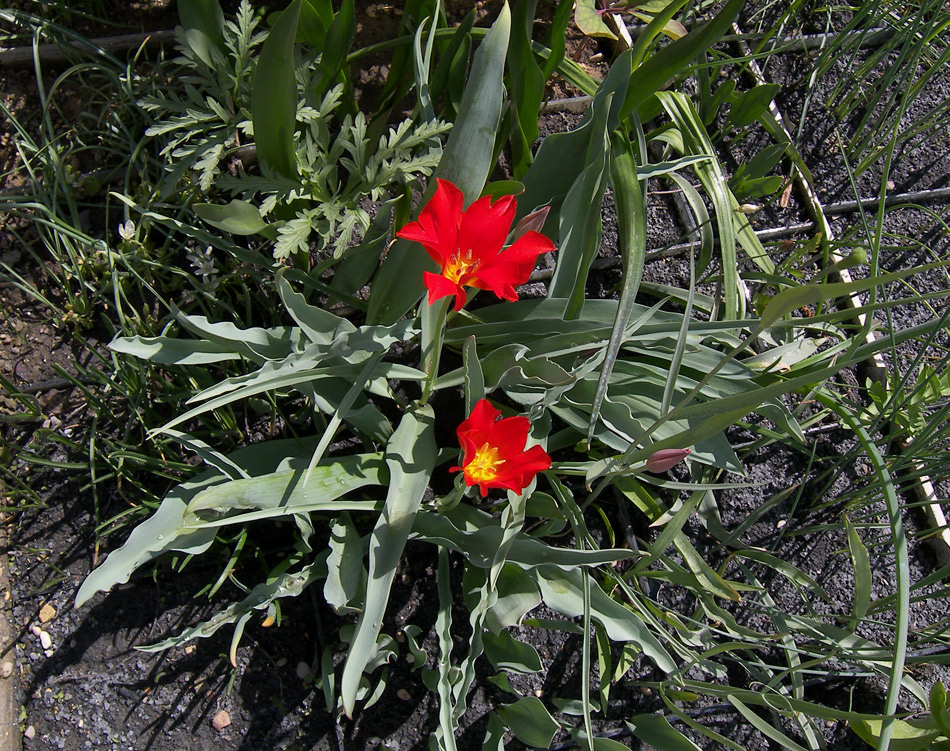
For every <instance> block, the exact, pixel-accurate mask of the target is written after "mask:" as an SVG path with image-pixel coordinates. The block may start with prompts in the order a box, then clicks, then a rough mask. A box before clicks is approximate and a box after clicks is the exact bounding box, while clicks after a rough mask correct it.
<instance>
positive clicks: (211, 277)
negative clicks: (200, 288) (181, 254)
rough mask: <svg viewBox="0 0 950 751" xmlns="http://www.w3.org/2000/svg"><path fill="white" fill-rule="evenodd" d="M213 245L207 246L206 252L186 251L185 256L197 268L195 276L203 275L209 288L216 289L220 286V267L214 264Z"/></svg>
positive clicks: (202, 277) (203, 280)
mask: <svg viewBox="0 0 950 751" xmlns="http://www.w3.org/2000/svg"><path fill="white" fill-rule="evenodd" d="M212 253H213V250H212V248H211V246H210V245H209V246H207V247H206V248H205V249H204V252H203V253H202V252H201V251H196V252H194V253H186V254H185V258H187V259H188V261H189V262H190V263H191V267H192V268H193V269H194V270H195V276H198V277H201V281H202V282H203V283H204V284H205V285H207V287H208V289H209V290H214V288H215V287H217V286H218V269H217V267H216V266H215V265H214V256H213V255H212Z"/></svg>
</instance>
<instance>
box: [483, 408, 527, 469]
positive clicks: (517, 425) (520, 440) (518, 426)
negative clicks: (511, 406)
mask: <svg viewBox="0 0 950 751" xmlns="http://www.w3.org/2000/svg"><path fill="white" fill-rule="evenodd" d="M529 432H531V423H530V422H529V420H528V418H527V417H521V416H520V415H519V416H516V417H506V418H505V419H504V420H499V421H498V422H496V423H495V424H494V425H493V426H492V429H491V432H490V433H489V436H488V442H489V443H490V444H491V445H492V446H495V447H496V448H497V449H498V453H499V455H500V456H501V457H502V458H503V459H505V461H508V459H509V457H516V456H518V455H520V454H521V452H522V451H524V445H525V443H527V441H528V433H529Z"/></svg>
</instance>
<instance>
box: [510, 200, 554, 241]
mask: <svg viewBox="0 0 950 751" xmlns="http://www.w3.org/2000/svg"><path fill="white" fill-rule="evenodd" d="M550 212H551V207H550V206H542V207H541V208H540V209H538V210H537V211H532V212H531V213H530V214H528V215H527V216H526V217H525V218H524V219H522V220H521V221H520V222H518V223H517V224H516V225H515V234H514V239H515V240H517V239H518V238H519V237H521V236H522V235H526V234H527V233H529V232H540V231H541V228H542V227H543V226H544V222H545V220H546V219H547V218H548V214H549V213H550Z"/></svg>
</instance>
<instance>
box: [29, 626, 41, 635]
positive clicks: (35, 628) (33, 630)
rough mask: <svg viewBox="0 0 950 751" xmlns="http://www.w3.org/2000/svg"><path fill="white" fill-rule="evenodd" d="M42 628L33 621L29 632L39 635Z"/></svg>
mask: <svg viewBox="0 0 950 751" xmlns="http://www.w3.org/2000/svg"><path fill="white" fill-rule="evenodd" d="M42 630H43V629H41V628H40V627H39V626H37V625H36V624H35V623H34V624H33V625H32V626H30V633H31V634H33V636H39V635H40V631H42Z"/></svg>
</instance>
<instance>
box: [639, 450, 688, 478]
mask: <svg viewBox="0 0 950 751" xmlns="http://www.w3.org/2000/svg"><path fill="white" fill-rule="evenodd" d="M687 456H689V449H660V450H659V451H657V452H656V453H654V454H653V456H651V457H650V458H649V459H647V472H657V473H659V472H666V470H668V469H670V468H671V467H675V466H676V465H677V464H679V463H680V462H681V461H683V459H685V458H686V457H687Z"/></svg>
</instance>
